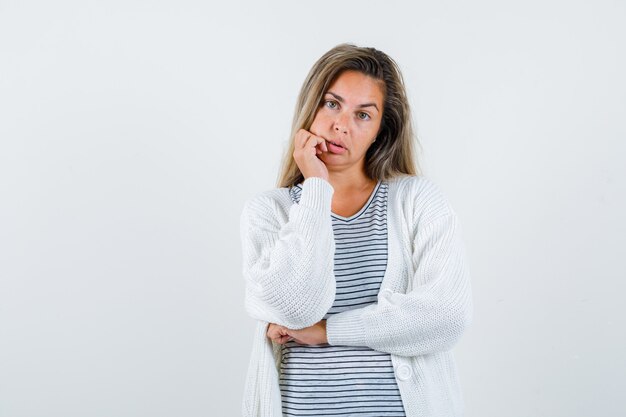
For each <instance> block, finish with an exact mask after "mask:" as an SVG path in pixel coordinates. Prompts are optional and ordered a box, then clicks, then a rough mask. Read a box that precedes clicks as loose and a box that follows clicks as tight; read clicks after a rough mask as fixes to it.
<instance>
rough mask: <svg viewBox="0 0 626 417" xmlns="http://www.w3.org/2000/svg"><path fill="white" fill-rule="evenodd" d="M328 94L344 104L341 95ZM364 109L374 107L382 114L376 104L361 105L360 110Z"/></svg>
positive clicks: (328, 92)
mask: <svg viewBox="0 0 626 417" xmlns="http://www.w3.org/2000/svg"><path fill="white" fill-rule="evenodd" d="M326 94H330V95H331V96H333V97H335V98H336V99H337V101H339V102H340V103H343V97H341V96H340V95H337V94H335V93H333V92H331V91H327V92H326ZM363 107H374V108H376V110H377V111H378V112H380V110H379V109H378V106H377V105H376V103H365V104H361V105H359V108H360V109H361V108H363Z"/></svg>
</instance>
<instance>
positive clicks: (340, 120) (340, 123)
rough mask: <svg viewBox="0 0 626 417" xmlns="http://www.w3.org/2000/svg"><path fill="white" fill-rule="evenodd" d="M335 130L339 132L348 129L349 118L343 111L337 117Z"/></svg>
mask: <svg viewBox="0 0 626 417" xmlns="http://www.w3.org/2000/svg"><path fill="white" fill-rule="evenodd" d="M334 127H335V131H336V132H339V133H346V132H347V131H348V120H347V119H346V116H345V115H344V114H343V113H340V114H338V115H337V117H336V118H335V124H334Z"/></svg>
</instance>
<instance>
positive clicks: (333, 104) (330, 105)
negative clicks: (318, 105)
mask: <svg viewBox="0 0 626 417" xmlns="http://www.w3.org/2000/svg"><path fill="white" fill-rule="evenodd" d="M325 104H326V107H328V108H330V109H336V108H337V102H336V101H335V100H326V102H325Z"/></svg>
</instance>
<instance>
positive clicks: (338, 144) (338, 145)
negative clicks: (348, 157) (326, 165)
mask: <svg viewBox="0 0 626 417" xmlns="http://www.w3.org/2000/svg"><path fill="white" fill-rule="evenodd" d="M326 142H328V143H332V144H333V145H335V146H337V147H339V148H342V149H345V146H343V145H341V144H340V143H337V142H333V141H332V140H328V139H326Z"/></svg>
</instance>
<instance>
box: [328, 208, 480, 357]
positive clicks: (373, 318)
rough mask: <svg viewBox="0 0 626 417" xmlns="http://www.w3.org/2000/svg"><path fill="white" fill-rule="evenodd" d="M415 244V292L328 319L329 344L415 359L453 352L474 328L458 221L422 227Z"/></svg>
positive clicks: (449, 217) (384, 297)
mask: <svg viewBox="0 0 626 417" xmlns="http://www.w3.org/2000/svg"><path fill="white" fill-rule="evenodd" d="M413 244H414V246H413V247H414V249H413V264H414V267H415V268H416V269H415V274H414V276H413V277H412V279H413V289H412V290H411V291H410V292H408V293H407V294H402V293H393V292H391V291H390V290H383V291H382V292H381V293H380V294H379V299H378V302H377V303H375V304H370V305H368V306H366V307H363V308H358V309H354V310H348V311H345V312H342V313H338V314H335V315H333V316H330V317H329V318H328V320H327V322H326V330H327V335H328V343H329V344H331V345H345V346H368V347H370V348H372V349H375V350H378V351H381V352H387V353H393V354H396V355H400V356H417V355H424V354H429V353H434V352H439V351H445V350H449V349H450V348H452V346H453V345H454V344H455V343H456V342H457V341H458V340H459V338H460V336H461V334H462V333H463V332H464V330H465V329H466V328H467V327H468V326H469V325H470V324H471V321H472V316H473V306H472V297H471V288H470V275H469V271H468V267H467V261H466V256H465V248H464V246H463V244H462V242H461V239H460V236H459V231H458V223H457V218H456V215H455V214H454V213H453V212H450V213H449V214H446V215H444V216H442V217H439V218H437V219H436V220H433V221H432V222H430V223H429V224H428V225H426V226H422V227H420V228H419V230H418V232H417V233H416V236H415V238H414V242H413Z"/></svg>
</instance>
